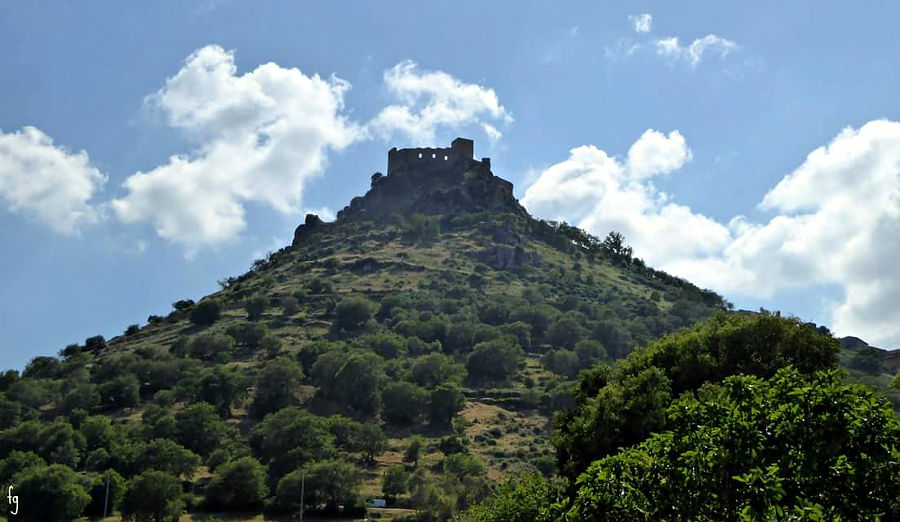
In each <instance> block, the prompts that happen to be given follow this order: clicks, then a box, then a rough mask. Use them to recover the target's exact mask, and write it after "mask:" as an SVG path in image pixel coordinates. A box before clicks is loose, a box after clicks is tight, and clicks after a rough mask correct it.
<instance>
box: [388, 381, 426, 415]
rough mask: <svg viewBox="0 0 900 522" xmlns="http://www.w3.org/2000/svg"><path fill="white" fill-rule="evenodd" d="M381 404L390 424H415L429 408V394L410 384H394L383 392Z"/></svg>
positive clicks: (389, 385) (390, 384)
mask: <svg viewBox="0 0 900 522" xmlns="http://www.w3.org/2000/svg"><path fill="white" fill-rule="evenodd" d="M381 403H382V408H383V409H382V415H383V416H384V418H385V419H386V420H387V421H388V422H391V423H394V424H414V423H416V422H418V421H419V419H420V418H421V417H422V415H423V414H424V413H425V410H426V408H427V407H428V392H426V391H425V390H423V389H422V388H420V387H418V386H416V385H415V384H412V383H409V382H405V381H400V382H392V383H389V384H388V385H387V386H385V387H384V390H382V392H381Z"/></svg>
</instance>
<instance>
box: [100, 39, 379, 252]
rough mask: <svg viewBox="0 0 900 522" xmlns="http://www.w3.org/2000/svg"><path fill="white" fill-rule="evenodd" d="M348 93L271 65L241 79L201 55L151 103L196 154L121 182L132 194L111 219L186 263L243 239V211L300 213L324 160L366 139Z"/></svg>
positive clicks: (219, 58)
mask: <svg viewBox="0 0 900 522" xmlns="http://www.w3.org/2000/svg"><path fill="white" fill-rule="evenodd" d="M349 88H350V85H349V84H348V83H347V82H345V81H343V80H341V79H339V78H336V77H331V78H328V79H323V78H321V77H319V76H318V75H313V76H307V75H305V74H304V73H302V72H301V71H300V70H298V69H296V68H283V67H281V66H279V65H277V64H274V63H267V64H263V65H260V66H258V67H257V68H256V69H254V70H253V71H250V72H248V73H245V74H243V75H238V74H237V73H236V67H235V64H234V56H233V54H232V53H231V52H228V51H225V50H224V49H222V48H221V47H218V46H213V45H210V46H206V47H203V48H201V49H199V50H197V51H196V52H194V53H193V54H192V55H191V56H189V57H188V58H187V60H186V61H185V63H184V65H183V66H182V68H181V70H179V71H178V73H176V74H175V75H174V76H172V77H171V78H169V79H168V80H167V81H166V84H165V86H164V87H163V88H162V89H160V91H159V92H157V93H156V94H154V95H153V96H150V97H148V99H147V103H148V105H149V106H151V107H154V108H157V109H159V110H160V111H162V113H163V114H164V115H165V116H166V118H167V120H168V122H169V124H170V125H172V126H173V127H177V128H180V129H183V130H185V131H187V132H188V133H189V134H191V135H192V136H194V137H195V138H196V139H198V140H199V141H200V146H199V147H198V149H197V150H196V151H194V152H193V153H192V154H188V155H177V156H172V157H171V158H169V160H168V162H166V163H165V164H162V165H160V166H158V167H156V168H154V169H152V170H150V171H149V172H138V173H136V174H133V175H132V176H130V177H129V178H128V179H126V180H125V182H124V184H123V185H124V187H125V188H126V189H127V190H128V194H127V195H126V196H124V197H122V198H118V199H115V200H113V202H112V206H113V208H114V209H115V211H116V214H117V215H118V217H119V218H120V219H121V220H122V221H124V222H126V223H131V222H140V221H149V222H151V223H152V224H153V226H154V228H155V229H156V232H157V234H159V236H160V237H163V238H165V239H168V240H171V241H173V242H176V243H179V244H182V245H184V246H185V247H186V248H187V249H188V253H190V252H192V251H194V250H196V248H198V247H199V246H202V245H205V244H214V243H219V242H223V241H227V240H229V239H232V238H234V237H235V236H236V235H237V234H239V233H240V232H241V231H242V230H243V229H244V228H245V226H246V222H245V219H244V204H245V203H246V202H259V203H263V204H265V205H268V206H269V207H271V208H273V209H275V210H277V211H280V212H283V213H296V212H298V211H299V205H300V202H301V199H302V194H303V188H304V186H305V184H306V183H307V182H308V180H309V179H310V178H313V177H315V176H318V175H320V174H321V173H322V170H323V169H324V167H325V163H326V155H327V152H328V151H329V150H340V149H342V148H344V147H346V146H348V145H350V144H351V143H353V142H354V141H356V140H358V139H360V138H361V137H362V135H363V132H362V130H361V128H360V126H359V125H357V124H355V123H353V122H351V121H349V120H348V119H347V118H346V117H344V115H343V107H344V101H343V100H344V95H345V94H346V92H347V90H349Z"/></svg>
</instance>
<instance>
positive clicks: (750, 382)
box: [572, 368, 900, 520]
mask: <svg viewBox="0 0 900 522" xmlns="http://www.w3.org/2000/svg"><path fill="white" fill-rule="evenodd" d="M667 417H668V420H667V429H668V431H665V432H661V433H658V434H655V435H653V436H652V437H650V438H649V439H648V440H646V441H644V442H643V443H641V444H640V445H638V446H634V447H632V448H628V449H626V450H623V451H621V452H620V453H618V454H616V455H613V456H610V457H607V458H604V459H602V460H599V461H597V462H594V463H593V464H592V465H591V466H590V468H589V469H588V471H587V472H586V473H585V474H583V475H582V478H580V479H579V481H578V483H579V485H580V488H579V490H578V495H577V499H576V501H575V510H573V511H574V513H572V515H574V516H575V518H578V519H587V520H634V519H646V518H650V519H655V520H658V519H664V518H665V519H673V520H704V519H728V520H732V519H734V520H736V519H738V518H740V519H746V520H773V519H781V518H797V519H800V518H802V519H818V520H823V519H824V520H837V519H840V520H874V519H879V518H881V517H882V516H887V517H888V518H892V517H893V516H896V514H897V513H900V474H898V473H897V469H898V468H900V456H898V455H897V451H896V449H895V444H896V441H897V439H898V437H900V422H898V420H897V418H896V416H895V415H894V413H893V411H892V410H891V408H890V407H889V404H888V402H887V400H886V399H884V398H879V397H876V396H875V395H874V394H873V393H872V392H871V391H869V390H867V389H866V388H864V387H862V386H858V385H856V386H848V385H844V384H843V383H842V382H841V375H840V373H839V372H838V371H827V372H818V373H815V374H813V375H812V376H804V375H802V374H801V373H799V372H798V371H796V370H794V369H793V368H785V369H783V370H779V371H778V372H777V373H776V374H775V376H774V377H773V378H771V379H769V380H768V381H764V380H762V379H760V378H758V377H753V376H736V377H729V378H727V379H725V381H724V382H723V383H722V384H721V385H720V386H706V387H705V388H703V389H701V392H700V393H699V398H694V396H692V395H687V396H685V397H684V398H682V399H680V400H678V401H677V402H675V403H674V404H673V405H672V406H671V407H670V408H669V409H668V412H667ZM788 514H791V516H790V517H789V516H788Z"/></svg>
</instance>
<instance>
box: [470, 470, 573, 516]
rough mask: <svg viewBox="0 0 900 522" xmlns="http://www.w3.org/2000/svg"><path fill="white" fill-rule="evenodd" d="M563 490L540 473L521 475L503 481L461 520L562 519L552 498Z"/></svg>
mask: <svg viewBox="0 0 900 522" xmlns="http://www.w3.org/2000/svg"><path fill="white" fill-rule="evenodd" d="M560 493H561V491H560V488H559V487H557V486H554V485H553V484H551V483H550V482H549V481H547V480H546V479H545V478H543V477H541V476H540V475H522V476H519V477H515V478H512V479H510V480H508V481H506V482H504V483H503V484H501V485H500V487H499V488H497V490H496V491H495V492H494V493H493V494H492V495H491V496H490V497H488V498H487V499H485V500H484V501H483V502H481V503H480V504H477V505H475V506H473V507H472V508H470V509H469V510H468V511H466V512H465V513H463V514H462V515H461V516H460V517H459V518H458V520H459V522H552V521H555V520H563V519H564V518H563V516H562V514H561V513H558V512H557V509H556V507H555V506H554V505H553V503H552V502H553V501H554V500H555V499H556V497H557V496H559V495H560Z"/></svg>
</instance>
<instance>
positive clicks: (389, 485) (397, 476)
mask: <svg viewBox="0 0 900 522" xmlns="http://www.w3.org/2000/svg"><path fill="white" fill-rule="evenodd" d="M408 489H409V472H407V471H406V468H405V467H403V466H391V467H389V468H388V469H387V471H385V472H384V478H383V479H382V481H381V493H382V494H384V496H385V497H387V499H388V500H394V499H396V498H397V497H398V496H400V495H402V494H404V493H406V491H407V490H408Z"/></svg>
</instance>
